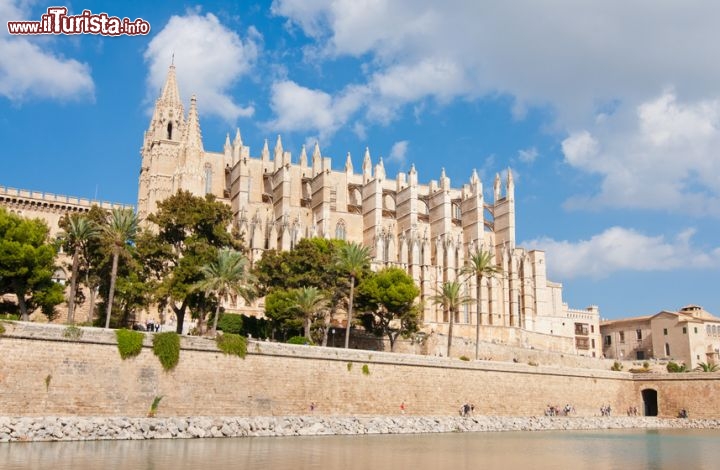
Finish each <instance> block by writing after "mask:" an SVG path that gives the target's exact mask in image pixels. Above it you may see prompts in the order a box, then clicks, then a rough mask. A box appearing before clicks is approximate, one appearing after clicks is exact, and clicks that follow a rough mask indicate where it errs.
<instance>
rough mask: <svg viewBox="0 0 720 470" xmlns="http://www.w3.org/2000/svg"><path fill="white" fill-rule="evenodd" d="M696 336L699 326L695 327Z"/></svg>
mask: <svg viewBox="0 0 720 470" xmlns="http://www.w3.org/2000/svg"><path fill="white" fill-rule="evenodd" d="M695 334H697V326H696V327H695Z"/></svg>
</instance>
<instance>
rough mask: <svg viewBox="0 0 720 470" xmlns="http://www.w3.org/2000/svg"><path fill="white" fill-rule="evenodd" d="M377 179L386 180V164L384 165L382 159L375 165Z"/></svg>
mask: <svg viewBox="0 0 720 470" xmlns="http://www.w3.org/2000/svg"><path fill="white" fill-rule="evenodd" d="M375 179H377V180H384V179H385V164H384V163H383V159H382V157H380V161H378V164H377V165H375Z"/></svg>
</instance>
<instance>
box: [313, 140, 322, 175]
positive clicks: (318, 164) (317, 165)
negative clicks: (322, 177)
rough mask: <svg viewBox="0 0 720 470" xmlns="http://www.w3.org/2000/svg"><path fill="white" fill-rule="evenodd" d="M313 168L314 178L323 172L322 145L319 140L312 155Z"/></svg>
mask: <svg viewBox="0 0 720 470" xmlns="http://www.w3.org/2000/svg"><path fill="white" fill-rule="evenodd" d="M312 168H313V176H314V175H317V174H318V173H320V172H322V156H321V155H320V144H319V143H318V141H317V140H316V141H315V147H314V148H313V153H312Z"/></svg>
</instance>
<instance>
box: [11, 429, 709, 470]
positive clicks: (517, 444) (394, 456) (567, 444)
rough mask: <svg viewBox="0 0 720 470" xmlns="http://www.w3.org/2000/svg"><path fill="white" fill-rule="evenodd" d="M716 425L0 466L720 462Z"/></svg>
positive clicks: (120, 445)
mask: <svg viewBox="0 0 720 470" xmlns="http://www.w3.org/2000/svg"><path fill="white" fill-rule="evenodd" d="M718 437H720V431H717V430H661V431H583V432H575V431H568V432H556V431H548V432H507V433H456V434H424V435H383V436H377V435H375V436H323V437H255V438H235V439H195V440H189V439H178V440H155V441H94V442H47V443H12V444H0V468H2V469H4V470H10V469H13V470H14V469H46V468H52V469H56V470H66V469H67V470H70V469H72V470H91V469H92V470H95V469H98V468H102V469H104V470H114V469H118V470H120V469H122V470H128V469H146V470H171V469H172V470H185V469H188V470H189V469H202V470H219V469H226V468H248V469H249V468H265V469H272V470H282V469H293V470H298V469H324V470H325V469H342V470H354V469H368V468H371V469H373V470H385V469H387V470H401V469H404V468H412V469H414V470H425V469H433V470H436V469H453V470H455V469H458V470H459V469H471V468H472V469H474V468H506V469H512V468H521V467H524V468H532V469H556V468H583V469H598V470H600V469H602V470H607V469H628V468H648V469H676V468H686V469H704V468H707V469H710V468H717V462H718V460H719V459H720V448H718V446H717V444H716V442H717V439H718Z"/></svg>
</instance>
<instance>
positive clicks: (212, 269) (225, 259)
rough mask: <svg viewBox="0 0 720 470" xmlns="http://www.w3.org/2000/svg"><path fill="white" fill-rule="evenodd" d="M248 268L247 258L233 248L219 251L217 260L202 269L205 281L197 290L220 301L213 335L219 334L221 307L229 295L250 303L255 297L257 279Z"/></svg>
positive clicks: (200, 282) (198, 283)
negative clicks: (238, 296)
mask: <svg viewBox="0 0 720 470" xmlns="http://www.w3.org/2000/svg"><path fill="white" fill-rule="evenodd" d="M247 268H248V259H247V257H246V256H245V255H243V254H242V253H240V252H239V251H235V250H233V249H231V248H222V249H220V250H218V253H217V258H215V260H213V261H212V262H211V263H209V264H206V265H205V266H203V267H202V268H200V272H201V274H202V276H203V279H202V280H200V281H199V282H197V283H196V284H195V289H197V290H202V291H204V292H205V293H207V294H215V296H216V297H217V299H218V302H217V307H216V308H215V318H213V327H212V334H215V333H216V332H217V324H218V318H219V317H220V307H221V305H222V302H223V301H224V300H227V298H228V296H229V295H231V294H239V295H240V296H241V297H242V298H244V299H245V300H246V301H248V302H250V301H252V299H253V298H254V297H255V291H254V283H255V278H254V277H253V276H252V275H251V274H250V273H249V271H248V269H247Z"/></svg>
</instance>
